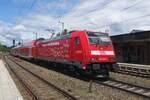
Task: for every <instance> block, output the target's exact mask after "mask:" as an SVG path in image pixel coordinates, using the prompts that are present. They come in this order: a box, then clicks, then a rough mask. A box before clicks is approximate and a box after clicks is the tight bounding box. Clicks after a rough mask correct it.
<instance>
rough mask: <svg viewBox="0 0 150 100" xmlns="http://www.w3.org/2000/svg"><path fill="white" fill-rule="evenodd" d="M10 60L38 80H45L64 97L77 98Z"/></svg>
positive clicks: (70, 99)
mask: <svg viewBox="0 0 150 100" xmlns="http://www.w3.org/2000/svg"><path fill="white" fill-rule="evenodd" d="M9 59H10V60H11V61H12V62H14V63H15V64H16V65H18V66H19V67H21V68H22V69H24V70H25V71H27V72H29V73H31V74H32V75H33V76H35V77H37V78H39V79H40V80H42V81H43V82H45V83H46V84H47V85H49V86H51V87H52V88H54V89H55V90H56V91H58V92H59V93H61V94H62V95H64V96H65V97H67V98H69V100H78V99H77V98H76V97H75V96H73V95H71V94H69V93H68V92H66V91H64V90H62V89H60V88H59V87H57V86H55V85H54V84H52V83H50V82H49V81H47V80H46V79H43V78H42V77H41V76H39V75H37V74H35V73H33V72H32V71H30V70H28V69H26V68H25V67H23V66H22V65H20V64H19V63H17V62H16V61H14V60H12V59H11V58H9Z"/></svg>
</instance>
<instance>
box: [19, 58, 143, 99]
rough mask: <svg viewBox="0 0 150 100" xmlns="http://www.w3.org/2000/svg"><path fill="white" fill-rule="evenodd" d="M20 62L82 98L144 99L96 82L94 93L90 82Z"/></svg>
mask: <svg viewBox="0 0 150 100" xmlns="http://www.w3.org/2000/svg"><path fill="white" fill-rule="evenodd" d="M19 63H21V64H22V65H23V66H26V68H28V69H30V70H32V71H34V72H35V73H39V75H40V76H42V77H43V78H45V79H48V80H49V81H50V82H51V83H53V84H55V85H56V86H58V87H60V88H62V89H65V90H67V91H68V92H70V93H72V94H74V95H76V96H78V97H79V98H80V99H81V100H144V99H143V98H142V97H139V96H136V95H133V94H130V93H127V92H124V91H120V90H117V89H113V88H110V87H107V86H103V85H98V84H95V83H93V85H92V93H89V89H88V87H89V82H86V81H83V80H79V79H76V78H73V77H71V76H68V75H64V74H61V73H58V72H56V71H53V70H48V69H46V68H43V67H41V66H37V65H35V64H31V63H29V62H26V61H22V60H21V61H19ZM33 69H34V70H33ZM116 77H117V75H116Z"/></svg>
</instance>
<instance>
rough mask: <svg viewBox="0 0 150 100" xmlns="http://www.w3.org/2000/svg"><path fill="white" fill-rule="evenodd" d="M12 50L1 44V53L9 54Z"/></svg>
mask: <svg viewBox="0 0 150 100" xmlns="http://www.w3.org/2000/svg"><path fill="white" fill-rule="evenodd" d="M9 51H10V48H8V47H7V46H5V45H2V44H1V43H0V52H9Z"/></svg>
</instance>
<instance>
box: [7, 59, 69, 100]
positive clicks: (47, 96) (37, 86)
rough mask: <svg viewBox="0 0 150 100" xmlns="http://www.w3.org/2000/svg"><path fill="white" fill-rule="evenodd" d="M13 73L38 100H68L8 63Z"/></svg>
mask: <svg viewBox="0 0 150 100" xmlns="http://www.w3.org/2000/svg"><path fill="white" fill-rule="evenodd" d="M9 63H10V64H11V65H12V66H11V67H12V68H13V69H14V70H15V72H16V73H17V74H18V75H19V76H20V77H21V78H22V79H23V81H24V82H25V83H26V84H27V85H28V86H29V87H30V89H31V90H32V91H34V93H35V95H36V96H37V97H38V99H39V100H60V98H61V99H62V100H68V99H67V98H66V97H64V96H63V95H62V94H61V93H58V92H57V91H56V90H55V89H53V88H51V87H50V86H49V85H47V84H45V82H43V81H41V80H39V79H38V78H37V77H35V76H33V75H32V74H30V73H28V72H27V71H25V70H23V69H22V68H20V67H17V66H16V65H14V64H13V63H12V62H9Z"/></svg>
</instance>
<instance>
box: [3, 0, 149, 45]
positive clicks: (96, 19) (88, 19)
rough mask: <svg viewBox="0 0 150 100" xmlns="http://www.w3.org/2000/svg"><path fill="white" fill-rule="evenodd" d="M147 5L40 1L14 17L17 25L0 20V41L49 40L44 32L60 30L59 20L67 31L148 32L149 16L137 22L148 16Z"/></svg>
mask: <svg viewBox="0 0 150 100" xmlns="http://www.w3.org/2000/svg"><path fill="white" fill-rule="evenodd" d="M14 1H17V0H14ZM43 5H44V6H43ZM149 5H150V2H149V0H123V1H121V0H58V1H55V0H54V1H51V2H46V1H39V2H38V3H37V5H36V7H35V8H36V10H34V12H32V11H31V12H29V13H28V14H27V15H26V16H24V17H17V20H16V21H17V22H19V24H18V23H17V24H10V23H5V22H2V21H0V33H1V34H0V36H3V35H4V34H5V37H4V38H3V39H2V40H3V41H4V40H5V39H6V40H9V41H11V39H13V38H16V39H17V40H18V41H19V39H24V40H31V39H34V38H35V35H34V34H33V32H37V33H38V37H46V38H49V37H50V35H51V34H50V33H49V32H47V31H45V30H46V29H47V28H51V29H54V30H55V31H56V32H59V31H61V24H59V23H58V21H63V22H64V23H65V28H67V29H69V30H73V29H88V30H94V31H105V30H108V31H109V32H110V35H116V34H122V33H127V32H130V31H131V30H132V29H140V30H149V29H150V20H149V16H147V17H141V18H137V19H136V17H138V16H142V15H146V14H150V9H149ZM134 18H135V19H134ZM128 19H132V20H128ZM0 38H1V37H0ZM5 43H7V42H5Z"/></svg>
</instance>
